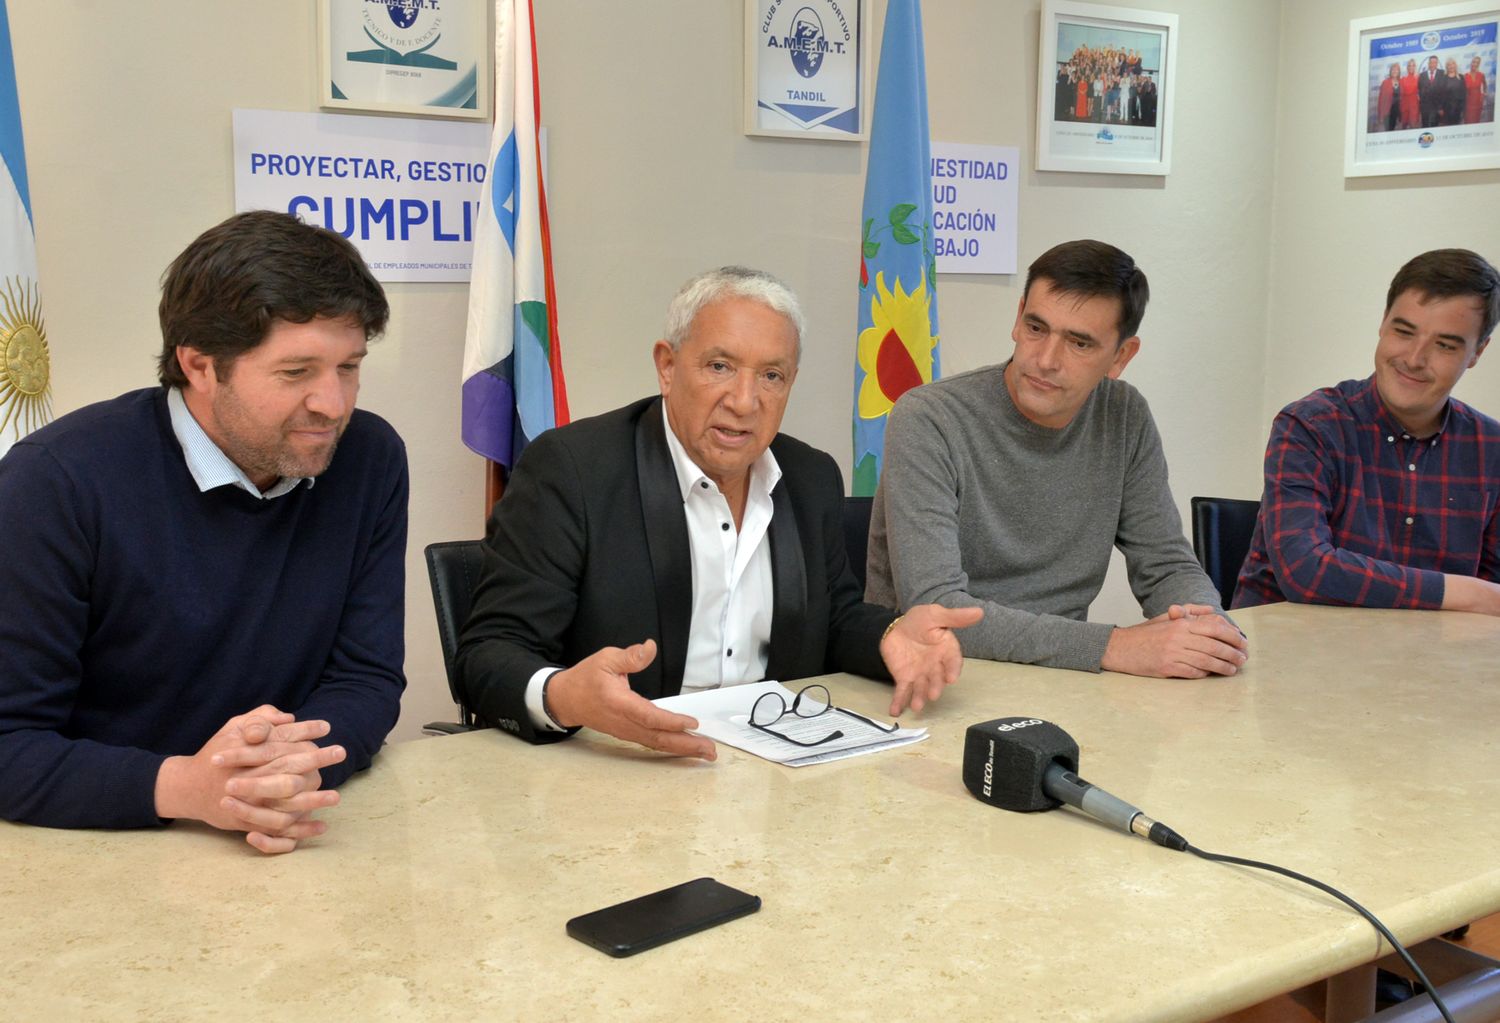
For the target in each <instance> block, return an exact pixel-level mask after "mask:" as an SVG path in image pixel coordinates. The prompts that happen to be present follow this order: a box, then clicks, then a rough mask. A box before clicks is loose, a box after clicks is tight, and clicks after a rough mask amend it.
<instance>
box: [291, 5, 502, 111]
mask: <svg viewBox="0 0 1500 1023" xmlns="http://www.w3.org/2000/svg"><path fill="white" fill-rule="evenodd" d="M490 6H491V5H490V4H489V3H487V2H485V0H443V2H442V3H441V4H434V3H414V2H412V0H318V79H319V82H320V88H321V90H322V96H321V100H320V102H321V104H322V106H323V107H324V108H326V109H330V110H372V111H376V112H379V113H388V114H419V115H426V116H429V117H463V118H469V119H472V120H488V119H489V116H490V50H491V49H492V46H491V42H490V33H489V20H488V11H489V8H490Z"/></svg>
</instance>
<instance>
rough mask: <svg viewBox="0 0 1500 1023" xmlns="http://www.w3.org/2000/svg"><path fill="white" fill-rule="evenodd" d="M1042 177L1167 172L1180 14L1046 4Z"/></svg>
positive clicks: (1039, 117) (1050, 0) (1057, 0)
mask: <svg viewBox="0 0 1500 1023" xmlns="http://www.w3.org/2000/svg"><path fill="white" fill-rule="evenodd" d="M1039 64H1040V71H1039V73H1038V82H1037V106H1036V168H1037V170H1057V171H1088V172H1092V173H1095V174H1168V173H1171V170H1172V117H1173V115H1174V114H1175V112H1176V105H1175V104H1174V103H1173V101H1172V90H1173V87H1174V85H1175V84H1176V78H1177V15H1175V14H1163V13H1160V12H1157V11H1142V10H1133V9H1131V8H1127V7H1104V6H1101V5H1099V4H1086V3H1075V2H1072V0H1046V2H1045V3H1044V4H1043V5H1042V38H1041V56H1040V58H1039Z"/></svg>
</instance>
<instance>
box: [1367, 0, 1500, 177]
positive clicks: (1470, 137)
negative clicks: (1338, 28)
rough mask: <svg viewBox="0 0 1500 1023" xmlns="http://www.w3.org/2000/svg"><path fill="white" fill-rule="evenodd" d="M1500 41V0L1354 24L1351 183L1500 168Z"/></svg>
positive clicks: (1415, 12) (1472, 2) (1438, 8)
mask: <svg viewBox="0 0 1500 1023" xmlns="http://www.w3.org/2000/svg"><path fill="white" fill-rule="evenodd" d="M1497 31H1500V0H1477V2H1476V0H1471V2H1467V3H1456V4H1445V5H1443V6H1439V7H1426V8H1421V9H1419V10H1413V11H1404V12H1401V13H1398V14H1385V15H1380V16H1378V17H1371V18H1357V19H1355V20H1353V21H1351V22H1350V23H1349V113H1348V120H1347V126H1346V131H1345V146H1344V174H1345V176H1347V177H1363V176H1370V175H1378V174H1427V173H1433V172H1437V171H1458V170H1478V169H1483V168H1489V167H1500V135H1497V133H1496V130H1495V71H1496V67H1495V64H1496V36H1497Z"/></svg>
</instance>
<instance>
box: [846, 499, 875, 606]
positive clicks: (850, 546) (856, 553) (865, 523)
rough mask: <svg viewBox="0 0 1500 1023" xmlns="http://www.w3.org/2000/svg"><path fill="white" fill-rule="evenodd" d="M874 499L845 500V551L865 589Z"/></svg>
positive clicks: (850, 565)
mask: <svg viewBox="0 0 1500 1023" xmlns="http://www.w3.org/2000/svg"><path fill="white" fill-rule="evenodd" d="M874 503H875V499H874V498H873V497H846V498H844V550H846V551H848V552H849V567H850V568H852V569H854V578H856V579H858V580H859V589H860V592H861V593H863V592H864V589H865V556H866V555H867V554H869V552H870V508H871V507H872V506H873V505H874Z"/></svg>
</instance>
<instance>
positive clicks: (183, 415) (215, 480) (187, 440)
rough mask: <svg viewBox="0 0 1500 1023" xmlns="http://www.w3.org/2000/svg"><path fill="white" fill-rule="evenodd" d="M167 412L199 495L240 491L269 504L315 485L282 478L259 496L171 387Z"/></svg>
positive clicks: (298, 478)
mask: <svg viewBox="0 0 1500 1023" xmlns="http://www.w3.org/2000/svg"><path fill="white" fill-rule="evenodd" d="M167 411H168V413H169V414H170V415H171V417H172V433H174V434H175V435H176V436H177V443H178V444H180V445H182V457H183V459H184V460H185V461H186V462H187V467H188V472H190V473H192V476H193V482H194V483H196V484H198V490H199V492H200V493H207V492H208V491H210V490H214V489H216V488H218V487H239V488H240V489H241V490H244V491H246V492H248V493H250V494H253V495H255V496H256V497H259V498H261V499H262V500H266V501H269V500H271V499H272V498H275V497H281V496H282V495H283V494H290V493H291V492H292V491H293V490H296V489H297V487H299V486H301V485H302V484H303V483H306V484H307V485H308V487H309V488H310V487H311V486H312V485H313V483H314V482H315V481H314V480H313V478H312V477H311V476H283V477H281V478H280V479H278V480H277V481H276V482H275V483H273V484H272V485H271V489H270V490H267V491H265V492H262V491H261V489H260V488H259V487H257V486H256V485H255V484H254V483H252V482H250V477H249V476H246V475H245V471H244V470H243V469H241V468H240V467H239V466H237V465H235V464H234V461H233V460H232V459H231V458H230V457H229V456H228V455H226V454H224V451H223V449H221V448H220V447H219V445H217V444H215V443H214V442H213V440H212V439H211V438H210V437H209V436H208V434H206V433H204V432H203V427H201V426H199V425H198V420H196V419H194V418H193V414H192V413H191V412H190V411H188V407H187V402H186V401H184V400H183V397H182V390H181V388H177V387H172V388H169V389H168V390H167Z"/></svg>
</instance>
